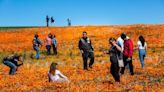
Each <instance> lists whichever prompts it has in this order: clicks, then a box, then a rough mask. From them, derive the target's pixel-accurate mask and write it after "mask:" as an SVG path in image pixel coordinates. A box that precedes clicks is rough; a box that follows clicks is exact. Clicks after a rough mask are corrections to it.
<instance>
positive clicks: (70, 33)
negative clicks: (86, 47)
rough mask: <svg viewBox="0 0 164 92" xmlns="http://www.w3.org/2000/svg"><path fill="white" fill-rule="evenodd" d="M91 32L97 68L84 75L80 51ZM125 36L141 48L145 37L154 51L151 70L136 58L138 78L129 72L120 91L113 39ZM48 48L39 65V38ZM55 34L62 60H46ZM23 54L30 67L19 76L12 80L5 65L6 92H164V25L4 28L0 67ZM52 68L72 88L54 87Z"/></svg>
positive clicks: (1, 84) (1, 82) (1, 79)
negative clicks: (50, 76) (49, 37)
mask: <svg viewBox="0 0 164 92" xmlns="http://www.w3.org/2000/svg"><path fill="white" fill-rule="evenodd" d="M83 31H86V32H87V33H88V36H89V37H90V39H91V40H92V43H93V47H94V52H95V62H94V65H93V68H92V69H90V70H89V71H84V70H83V61H82V56H81V53H80V51H79V49H78V41H79V38H80V37H81V36H82V32H83ZM122 32H125V33H126V34H127V35H128V36H129V37H130V38H131V39H132V41H133V43H134V46H136V44H137V41H138V37H139V35H143V36H144V38H145V40H146V42H147V44H148V51H147V55H146V58H145V68H144V69H142V68H141V64H140V61H139V57H138V51H137V50H136V51H135V52H134V55H133V65H134V73H135V74H134V76H131V75H130V73H129V69H126V71H125V74H124V75H122V76H121V82H120V85H117V84H115V81H114V79H113V77H112V75H111V74H110V61H109V56H108V55H104V54H103V51H108V49H109V48H110V45H109V44H108V39H109V38H110V37H114V38H116V39H117V38H118V37H119V36H120V34H121V33H122ZM36 33H37V34H38V35H39V38H40V40H41V41H42V43H43V46H42V47H41V48H40V49H41V58H40V59H39V60H35V59H34V58H33V57H34V56H35V54H36V53H35V51H34V50H33V47H32V39H33V38H34V34H36ZM49 33H52V34H55V35H56V38H57V40H58V55H57V56H55V55H50V56H47V55H46V48H45V44H44V39H45V38H46V37H47V35H48V34H49ZM13 53H18V54H22V55H23V57H24V64H23V66H20V67H19V68H18V71H17V72H16V74H15V75H12V76H11V75H9V74H8V72H9V68H8V67H7V66H5V65H4V64H3V63H2V62H0V92H111V91H121V92H124V91H125V92H145V91H147V92H164V25H163V24H160V25H153V24H151V25H143V24H137V25H115V26H71V27H32V28H0V61H2V59H3V57H5V56H7V55H10V54H13ZM52 62H57V63H58V69H59V70H60V71H61V72H62V73H63V74H64V75H65V76H67V77H68V79H69V80H70V81H71V82H70V83H69V84H67V83H53V82H48V76H47V75H48V71H49V67H50V64H51V63H52Z"/></svg>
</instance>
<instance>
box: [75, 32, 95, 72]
mask: <svg viewBox="0 0 164 92" xmlns="http://www.w3.org/2000/svg"><path fill="white" fill-rule="evenodd" d="M78 47H79V49H80V51H81V53H82V57H83V62H84V70H88V64H87V61H88V58H90V63H89V67H90V68H92V65H93V63H94V51H93V46H92V43H91V40H90V39H89V37H87V32H83V37H82V38H80V40H79V44H78Z"/></svg>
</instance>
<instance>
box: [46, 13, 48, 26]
mask: <svg viewBox="0 0 164 92" xmlns="http://www.w3.org/2000/svg"><path fill="white" fill-rule="evenodd" d="M46 23H47V24H46V25H47V27H48V26H49V17H48V15H47V16H46Z"/></svg>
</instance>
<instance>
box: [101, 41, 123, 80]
mask: <svg viewBox="0 0 164 92" xmlns="http://www.w3.org/2000/svg"><path fill="white" fill-rule="evenodd" d="M109 44H111V47H110V49H109V51H108V52H104V53H105V54H109V55H110V62H111V67H110V73H111V74H112V76H113V78H114V79H115V81H116V82H118V83H119V82H120V76H119V65H118V53H120V52H122V49H121V47H120V46H119V45H118V44H117V43H116V39H114V38H110V39H109Z"/></svg>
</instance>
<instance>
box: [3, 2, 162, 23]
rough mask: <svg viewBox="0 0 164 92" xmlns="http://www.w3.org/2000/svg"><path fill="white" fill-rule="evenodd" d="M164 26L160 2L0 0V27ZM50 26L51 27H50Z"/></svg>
mask: <svg viewBox="0 0 164 92" xmlns="http://www.w3.org/2000/svg"><path fill="white" fill-rule="evenodd" d="M46 15H49V16H50V17H51V16H53V17H54V18H55V21H56V23H55V25H56V26H65V25H67V21H66V19H67V18H70V19H71V21H72V25H122V24H124V25H126V24H140V23H141V24H164V0H0V26H44V25H45V24H46V23H45V17H46ZM53 25H54V24H53Z"/></svg>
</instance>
